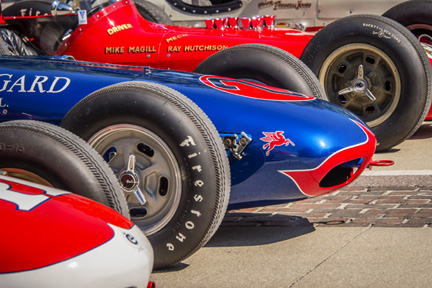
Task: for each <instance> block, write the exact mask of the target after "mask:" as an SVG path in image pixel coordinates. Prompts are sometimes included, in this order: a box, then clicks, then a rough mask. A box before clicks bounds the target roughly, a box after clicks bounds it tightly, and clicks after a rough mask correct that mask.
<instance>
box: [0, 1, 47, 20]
mask: <svg viewBox="0 0 432 288" xmlns="http://www.w3.org/2000/svg"><path fill="white" fill-rule="evenodd" d="M51 2H52V1H49V0H47V1H37V0H24V1H18V2H15V3H14V4H12V5H11V6H9V7H7V8H5V9H3V11H2V15H3V16H4V17H10V16H20V17H24V16H42V15H50V14H51Z"/></svg>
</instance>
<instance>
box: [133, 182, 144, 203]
mask: <svg viewBox="0 0 432 288" xmlns="http://www.w3.org/2000/svg"><path fill="white" fill-rule="evenodd" d="M132 192H133V193H134V195H135V197H136V198H137V199H138V201H139V202H140V204H141V205H144V204H146V203H147V200H146V198H145V197H144V194H143V193H142V192H141V189H140V188H139V187H138V186H137V187H135V189H133V190H132Z"/></svg>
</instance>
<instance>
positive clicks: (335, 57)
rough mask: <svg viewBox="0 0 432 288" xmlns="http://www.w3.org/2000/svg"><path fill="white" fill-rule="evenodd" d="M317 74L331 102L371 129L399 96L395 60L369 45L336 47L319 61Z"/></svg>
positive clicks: (386, 116)
mask: <svg viewBox="0 0 432 288" xmlns="http://www.w3.org/2000/svg"><path fill="white" fill-rule="evenodd" d="M318 77H319V80H320V82H321V84H322V85H323V87H324V89H325V91H326V94H327V97H328V99H329V101H330V102H333V103H335V104H338V105H340V106H342V107H344V108H346V109H348V110H350V111H351V112H353V113H354V114H356V115H357V116H359V117H360V118H361V119H362V120H363V121H364V122H366V124H367V125H368V126H369V127H371V128H374V127H376V126H378V125H381V124H382V123H383V122H385V121H386V120H387V119H388V118H389V117H390V116H391V115H392V114H393V112H394V111H395V109H396V107H397V105H398V103H399V100H400V97H401V78H400V75H399V72H398V69H397V67H396V65H395V63H394V62H393V61H392V59H391V58H390V57H389V56H388V55H387V54H385V53H384V52H383V51H382V50H380V49H379V48H377V47H374V46H371V45H369V44H363V43H353V44H347V45H344V46H342V47H340V48H338V49H336V50H335V51H333V52H332V53H331V54H330V55H329V56H328V57H327V58H326V59H325V61H324V62H323V63H322V66H321V69H320V72H319V75H318Z"/></svg>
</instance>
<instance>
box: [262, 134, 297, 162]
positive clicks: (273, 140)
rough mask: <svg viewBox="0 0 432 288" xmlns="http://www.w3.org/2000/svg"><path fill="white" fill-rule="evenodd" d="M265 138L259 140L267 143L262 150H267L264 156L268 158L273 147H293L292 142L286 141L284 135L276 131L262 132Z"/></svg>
mask: <svg viewBox="0 0 432 288" xmlns="http://www.w3.org/2000/svg"><path fill="white" fill-rule="evenodd" d="M262 133H263V134H264V135H265V137H262V138H260V140H262V141H264V142H267V143H266V144H264V145H263V149H264V150H265V149H267V148H268V149H267V152H266V155H267V156H269V154H270V151H271V150H273V148H274V147H275V146H281V145H286V146H288V145H289V144H291V145H293V146H295V144H294V142H292V141H291V140H290V139H286V138H285V136H284V135H282V134H283V133H284V131H276V132H262Z"/></svg>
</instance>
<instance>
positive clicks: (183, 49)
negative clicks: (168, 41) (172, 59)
mask: <svg viewBox="0 0 432 288" xmlns="http://www.w3.org/2000/svg"><path fill="white" fill-rule="evenodd" d="M226 48H228V46H227V45H189V46H168V47H167V52H168V53H171V52H208V51H221V50H223V49H226Z"/></svg>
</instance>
